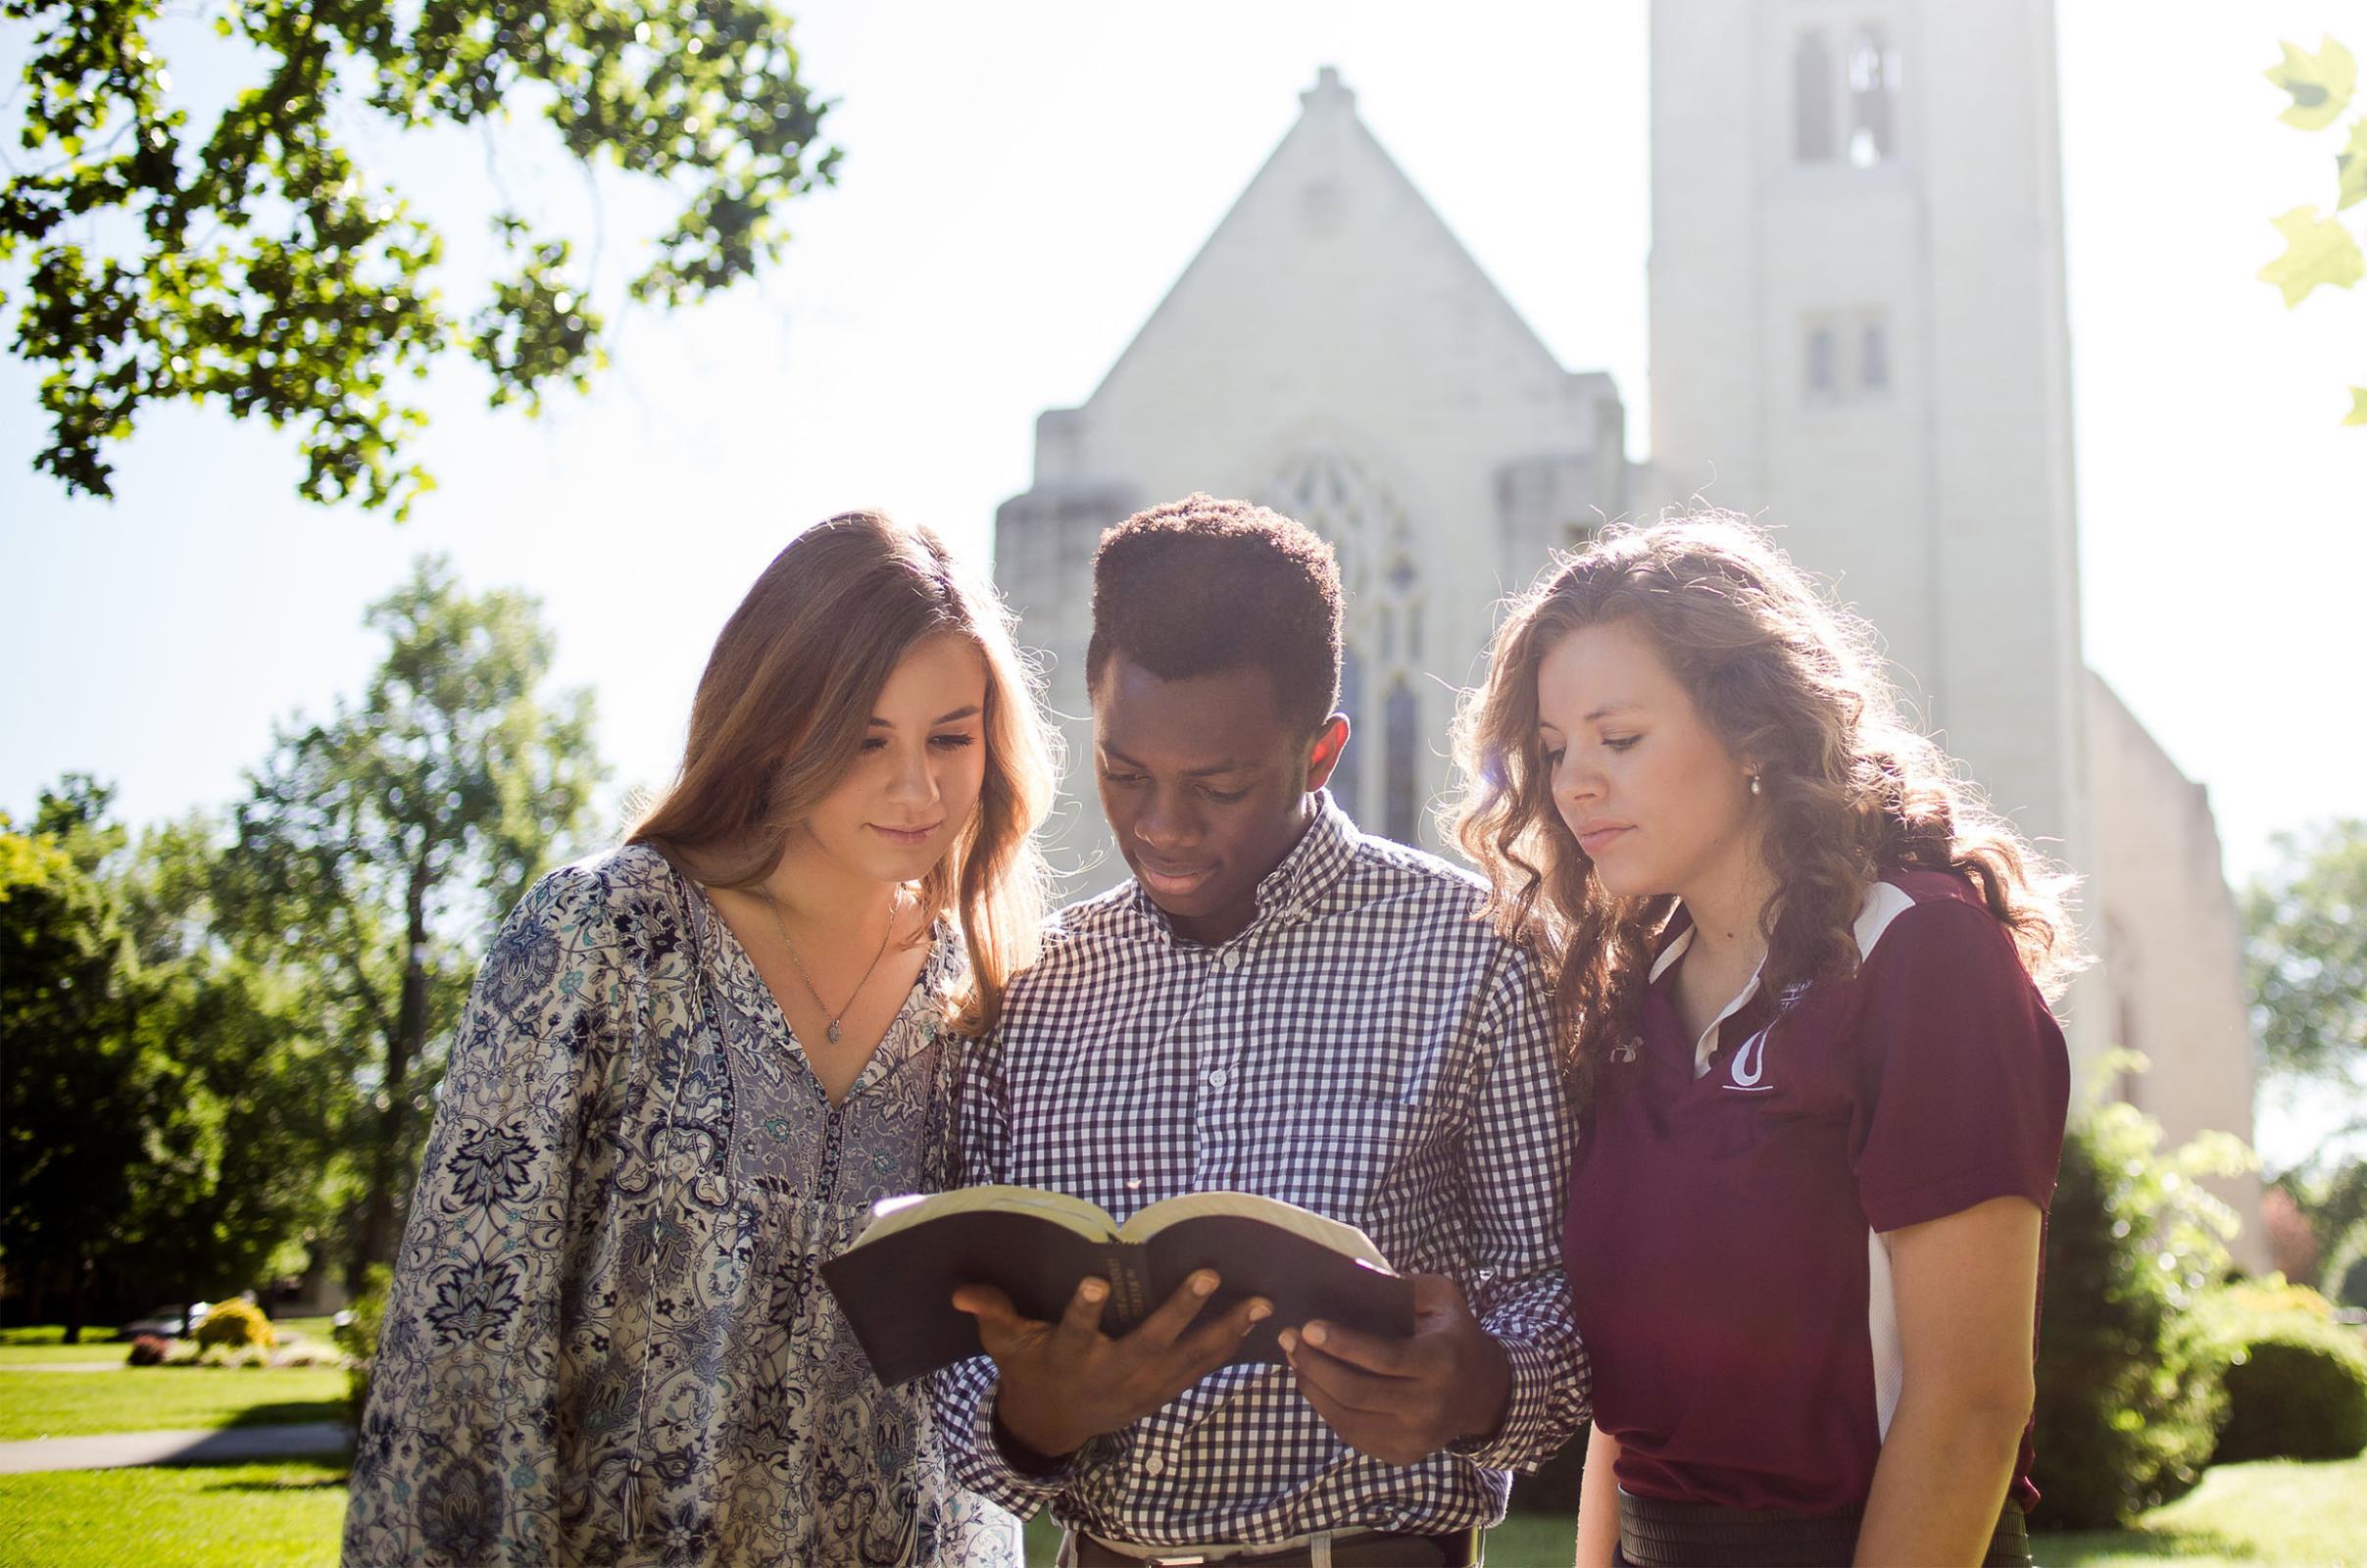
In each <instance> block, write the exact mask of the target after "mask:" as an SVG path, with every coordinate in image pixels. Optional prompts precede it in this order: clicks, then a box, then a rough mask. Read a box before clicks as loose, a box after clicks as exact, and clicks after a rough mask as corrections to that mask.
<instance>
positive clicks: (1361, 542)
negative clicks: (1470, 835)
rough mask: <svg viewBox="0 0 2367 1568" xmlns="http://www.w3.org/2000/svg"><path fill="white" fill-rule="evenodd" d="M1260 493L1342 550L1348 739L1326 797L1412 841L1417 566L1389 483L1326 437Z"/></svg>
mask: <svg viewBox="0 0 2367 1568" xmlns="http://www.w3.org/2000/svg"><path fill="white" fill-rule="evenodd" d="M1259 499H1260V500H1263V501H1264V502H1266V503H1267V504H1268V505H1269V506H1272V507H1273V508H1275V509H1276V510H1277V511H1280V512H1284V513H1287V514H1289V515H1291V516H1294V517H1296V518H1298V519H1299V520H1300V521H1301V522H1303V523H1305V524H1307V527H1309V528H1311V529H1313V530H1314V531H1315V532H1316V533H1317V534H1319V535H1321V536H1322V537H1323V539H1324V540H1325V542H1327V543H1328V544H1330V546H1331V547H1332V551H1333V553H1334V554H1335V555H1337V556H1338V557H1339V562H1340V588H1341V593H1342V597H1343V599H1344V601H1345V603H1344V604H1343V606H1342V610H1343V614H1342V617H1341V618H1342V625H1341V649H1340V711H1341V712H1343V713H1346V714H1347V715H1348V727H1349V740H1348V750H1347V751H1345V752H1343V753H1342V754H1341V757H1340V763H1339V766H1338V767H1337V768H1335V769H1334V770H1333V772H1332V777H1331V785H1330V788H1331V794H1332V799H1333V800H1335V801H1337V802H1338V803H1339V805H1340V809H1342V810H1345V811H1346V812H1347V813H1348V814H1349V815H1350V816H1352V817H1354V818H1355V819H1356V823H1357V825H1358V826H1359V827H1362V828H1363V829H1364V830H1365V831H1366V832H1372V831H1375V824H1378V825H1379V826H1378V831H1381V832H1383V833H1386V834H1387V835H1388V836H1389V837H1391V838H1395V839H1402V840H1404V841H1405V842H1406V843H1409V844H1410V843H1412V842H1414V840H1415V836H1416V835H1417V834H1418V833H1419V832H1420V829H1421V813H1420V802H1421V798H1422V792H1423V787H1422V776H1421V737H1420V729H1419V724H1420V717H1421V715H1420V711H1419V705H1418V703H1417V702H1416V699H1415V696H1414V689H1415V686H1416V684H1417V683H1418V681H1419V680H1420V678H1421V673H1420V670H1419V668H1418V666H1417V663H1416V662H1417V661H1418V660H1420V659H1421V657H1422V641H1423V636H1422V634H1423V629H1424V628H1423V625H1422V610H1423V592H1422V578H1423V573H1422V570H1421V567H1420V564H1418V563H1417V561H1416V560H1415V558H1414V548H1413V535H1412V530H1411V529H1410V528H1409V527H1408V526H1407V524H1406V520H1405V513H1404V511H1403V510H1402V509H1400V508H1399V506H1398V504H1397V502H1396V500H1395V498H1393V497H1392V496H1391V495H1390V494H1389V492H1388V490H1387V489H1385V488H1384V487H1383V486H1382V485H1381V484H1380V483H1379V482H1378V481H1376V480H1375V479H1374V478H1373V477H1372V476H1371V474H1370V473H1369V472H1367V471H1366V470H1365V468H1364V466H1362V465H1361V464H1359V463H1357V462H1356V460H1355V459H1354V458H1351V457H1350V456H1348V455H1347V454H1346V453H1344V452H1341V451H1339V450H1338V449H1336V448H1334V447H1331V446H1328V445H1322V446H1313V447H1309V448H1308V449H1307V450H1305V451H1303V452H1301V453H1300V454H1298V455H1297V456H1295V457H1293V458H1292V459H1291V460H1290V461H1289V462H1287V463H1285V464H1284V465H1282V466H1281V467H1280V469H1279V470H1277V471H1276V473H1275V475H1274V478H1273V481H1272V482H1271V483H1270V484H1268V485H1267V486H1266V487H1265V488H1264V490H1263V491H1262V492H1261V494H1260V496H1259ZM1384 694H1386V697H1385V698H1384ZM1401 694H1402V700H1401Z"/></svg>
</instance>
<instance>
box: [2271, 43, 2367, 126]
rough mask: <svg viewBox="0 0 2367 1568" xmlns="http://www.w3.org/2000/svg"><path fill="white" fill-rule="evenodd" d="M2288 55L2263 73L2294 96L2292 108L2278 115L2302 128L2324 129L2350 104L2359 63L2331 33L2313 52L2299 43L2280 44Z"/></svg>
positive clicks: (2279, 117) (2281, 118)
mask: <svg viewBox="0 0 2367 1568" xmlns="http://www.w3.org/2000/svg"><path fill="white" fill-rule="evenodd" d="M2281 46H2282V47H2283V49H2284V50H2285V58H2284V59H2283V60H2281V61H2279V62H2278V63H2277V64H2275V65H2273V66H2271V67H2269V68H2268V70H2267V71H2265V72H2263V73H2261V74H2263V75H2265V76H2266V77H2268V79H2269V80H2271V81H2273V82H2275V83H2276V84H2277V85H2278V86H2279V87H2282V88H2283V89H2285V91H2287V92H2289V93H2291V94H2292V95H2293V107H2292V108H2290V109H2288V110H2286V111H2285V113H2283V114H2282V115H2279V116H2278V117H2277V118H2278V119H2279V120H2282V121H2284V122H2285V123H2287V124H2289V125H2297V126H2299V127H2300V128H2301V129H2303V130H2324V129H2325V128H2326V127H2327V126H2329V125H2331V124H2333V123H2335V120H2336V118H2337V117H2339V116H2340V115H2341V114H2342V111H2343V110H2344V109H2345V108H2347V107H2349V104H2350V93H2351V89H2352V88H2353V87H2354V86H2356V85H2357V82H2358V74H2359V66H2358V62H2357V61H2356V60H2353V59H2352V58H2351V56H2350V51H2349V50H2347V49H2345V48H2343V47H2342V45H2341V44H2339V43H2337V42H2335V41H2334V39H2333V37H2332V36H2327V37H2322V38H2320V39H2319V40H2318V52H2317V53H2316V54H2314V55H2313V54H2311V53H2310V52H2309V51H2308V50H2306V49H2303V48H2302V47H2301V46H2300V45H2299V44H2296V43H2281Z"/></svg>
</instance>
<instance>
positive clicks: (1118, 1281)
mask: <svg viewBox="0 0 2367 1568" xmlns="http://www.w3.org/2000/svg"><path fill="white" fill-rule="evenodd" d="M1102 1277H1103V1278H1104V1279H1107V1280H1108V1281H1109V1282H1110V1305H1109V1306H1108V1307H1107V1308H1106V1309H1104V1311H1103V1313H1102V1331H1103V1332H1104V1333H1106V1334H1111V1335H1115V1334H1122V1333H1124V1332H1125V1331H1126V1330H1127V1329H1130V1328H1132V1327H1134V1325H1135V1324H1137V1323H1140V1322H1141V1321H1142V1320H1143V1319H1144V1318H1147V1317H1149V1316H1150V1315H1151V1309H1152V1308H1153V1307H1155V1306H1157V1305H1159V1303H1158V1302H1157V1301H1154V1300H1152V1299H1150V1298H1151V1269H1150V1260H1149V1259H1148V1258H1146V1257H1145V1256H1144V1255H1143V1250H1142V1249H1141V1248H1140V1247H1135V1246H1131V1245H1128V1244H1126V1243H1119V1244H1117V1245H1115V1246H1113V1247H1110V1249H1108V1250H1106V1251H1105V1252H1104V1253H1103V1254H1102Z"/></svg>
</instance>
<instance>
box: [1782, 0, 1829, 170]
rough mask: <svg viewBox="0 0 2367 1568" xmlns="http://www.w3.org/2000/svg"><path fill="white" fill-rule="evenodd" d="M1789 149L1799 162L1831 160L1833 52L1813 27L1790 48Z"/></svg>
mask: <svg viewBox="0 0 2367 1568" xmlns="http://www.w3.org/2000/svg"><path fill="white" fill-rule="evenodd" d="M1792 152H1793V156H1794V157H1796V158H1798V159H1799V160H1800V162H1801V163H1803V164H1829V163H1831V162H1832V161H1833V56H1832V52H1831V51H1830V50H1828V49H1827V48H1826V47H1825V35H1824V34H1823V33H1822V32H1821V31H1819V30H1818V29H1816V28H1814V27H1810V28H1809V29H1807V30H1806V31H1805V32H1802V33H1801V34H1800V42H1799V43H1798V44H1796V45H1795V46H1794V48H1793V51H1792Z"/></svg>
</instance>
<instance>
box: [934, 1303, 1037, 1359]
mask: <svg viewBox="0 0 2367 1568" xmlns="http://www.w3.org/2000/svg"><path fill="white" fill-rule="evenodd" d="M954 1309H955V1310H956V1311H959V1312H967V1313H968V1314H969V1315H970V1316H972V1317H974V1318H976V1319H977V1320H978V1343H979V1344H980V1345H981V1346H983V1347H984V1348H985V1349H986V1353H987V1354H988V1355H991V1356H993V1357H994V1358H995V1359H996V1360H997V1361H998V1362H999V1361H1001V1360H1003V1358H1004V1357H1005V1356H1007V1355H1009V1354H1010V1353H1011V1351H1012V1350H1014V1349H1016V1348H1018V1347H1019V1346H1020V1345H1022V1344H1023V1343H1025V1341H1026V1339H1027V1336H1028V1334H1029V1333H1030V1332H1031V1331H1034V1332H1041V1331H1042V1329H1043V1327H1044V1325H1043V1324H1041V1323H1037V1322H1033V1321H1031V1320H1030V1319H1027V1318H1023V1317H1021V1316H1020V1315H1019V1313H1018V1309H1017V1308H1016V1307H1013V1306H1012V1305H1011V1298H1010V1297H1008V1296H1006V1295H1004V1294H1003V1293H1002V1292H1001V1291H999V1290H997V1289H995V1288H994V1287H993V1286H991V1285H962V1286H957V1287H955V1290H954Z"/></svg>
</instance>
